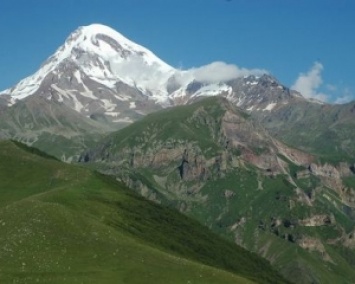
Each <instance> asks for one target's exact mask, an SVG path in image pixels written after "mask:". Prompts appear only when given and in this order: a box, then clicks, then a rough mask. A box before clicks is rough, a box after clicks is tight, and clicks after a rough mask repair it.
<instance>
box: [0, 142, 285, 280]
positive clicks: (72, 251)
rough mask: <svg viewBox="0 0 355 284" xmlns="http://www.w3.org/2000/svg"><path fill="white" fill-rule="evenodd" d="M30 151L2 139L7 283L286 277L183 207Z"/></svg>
mask: <svg viewBox="0 0 355 284" xmlns="http://www.w3.org/2000/svg"><path fill="white" fill-rule="evenodd" d="M30 152H31V151H30ZM30 152H29V151H28V149H23V148H22V147H18V146H17V145H16V144H14V143H13V142H9V141H6V142H0V161H1V162H0V194H1V195H2V199H1V203H0V219H1V220H0V226H1V231H0V250H1V253H0V282H1V283H8V282H11V283H82V282H84V283H189V282H190V283H254V282H258V283H286V281H284V280H283V279H282V278H281V277H280V276H279V275H278V274H277V273H276V272H275V271H274V270H272V269H271V266H270V265H269V264H268V263H267V262H266V261H265V260H262V259H260V258H259V257H257V256H256V255H253V254H250V253H249V252H247V251H246V250H244V249H241V248H239V247H237V246H235V245H234V244H232V243H230V242H228V241H225V240H223V239H221V238H220V237H218V236H217V235H215V234H213V233H211V232H210V231H209V230H208V229H206V228H205V227H203V226H201V225H200V224H199V223H198V222H196V221H193V220H191V219H189V218H187V217H185V216H183V215H181V214H179V213H178V212H176V211H175V210H172V209H169V208H166V207H163V206H160V205H157V204H155V203H152V202H149V201H147V200H145V199H143V198H142V197H139V196H137V195H136V194H134V193H133V192H132V191H130V190H128V189H127V188H125V187H124V186H123V185H121V184H119V183H117V182H116V181H115V180H113V179H111V178H109V177H105V176H102V175H100V174H97V173H94V172H92V171H90V170H88V169H85V168H81V167H78V166H73V165H68V164H64V163H61V162H59V161H56V160H53V159H47V158H44V157H40V156H38V155H35V154H33V153H30Z"/></svg>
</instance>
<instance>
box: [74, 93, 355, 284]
mask: <svg viewBox="0 0 355 284" xmlns="http://www.w3.org/2000/svg"><path fill="white" fill-rule="evenodd" d="M285 155H286V156H287V157H286V156H285ZM317 160H318V159H317V157H313V156H311V155H309V154H307V153H304V152H301V151H299V150H297V149H292V148H289V147H287V146H286V145H283V144H282V143H279V142H277V141H276V140H275V139H274V138H273V137H270V135H268V134H267V133H266V131H265V130H264V129H263V128H262V127H260V125H258V124H257V123H255V122H254V121H253V119H252V118H251V117H249V116H248V115H246V114H244V113H243V112H241V111H240V110H239V109H237V108H235V107H234V106H232V105H231V104H230V103H228V102H227V101H226V100H224V99H221V98H217V97H213V98H208V99H204V100H202V101H199V102H197V103H195V104H191V105H187V106H180V107H176V108H173V109H168V110H164V111H160V112H157V113H154V114H151V115H148V116H147V117H145V118H144V119H142V120H141V121H138V122H136V123H133V124H132V125H130V126H128V127H126V128H124V129H122V130H120V131H118V132H116V133H114V134H112V135H110V136H109V137H107V138H106V139H104V140H103V141H102V142H101V143H100V144H98V145H97V146H96V147H95V148H93V149H90V150H88V151H87V152H85V153H84V154H83V155H82V157H81V161H83V162H86V163H87V165H88V166H90V167H96V168H97V169H99V170H100V171H101V172H104V173H106V174H110V175H114V176H116V177H118V178H119V179H121V180H122V181H123V182H125V183H126V184H127V185H128V186H129V187H131V188H134V189H135V190H136V191H137V192H139V193H140V194H142V195H143V196H146V197H147V198H149V199H152V200H155V201H158V202H162V203H163V204H167V205H169V206H171V207H175V208H177V209H179V210H180V211H181V212H183V213H185V214H186V215H188V216H190V217H193V218H194V219H196V220H198V221H199V222H200V223H202V224H203V225H206V226H207V227H209V228H211V229H212V230H213V231H214V232H216V233H218V234H220V235H221V236H223V237H224V238H226V239H229V240H230V241H233V242H236V243H238V244H240V245H242V246H243V247H245V248H246V249H248V250H250V251H253V252H255V253H258V254H260V255H261V256H263V257H265V258H267V259H268V260H269V261H270V262H271V263H272V264H273V265H274V266H275V267H276V268H277V269H278V270H279V271H280V272H281V273H283V275H284V276H285V277H286V278H287V279H290V280H291V281H293V282H295V283H329V284H331V283H352V279H355V272H354V268H355V266H354V259H355V251H354V249H353V247H352V242H351V239H352V232H353V230H354V225H355V218H354V216H355V214H354V213H355V210H354V207H353V203H352V200H353V195H352V193H353V192H354V191H353V189H351V188H348V189H347V190H342V187H341V186H340V185H341V184H342V183H341V182H342V181H341V180H340V179H338V180H335V183H334V184H335V185H338V188H340V189H338V188H332V187H331V185H332V183H331V182H329V177H328V176H330V174H328V176H327V177H324V176H318V175H317V174H316V173H315V172H312V171H311V170H310V166H309V164H311V163H315V162H317ZM300 161H301V162H300ZM302 161H303V162H302ZM302 163H303V164H302ZM319 167H322V165H319ZM344 167H345V168H346V166H344ZM335 170H336V169H335ZM344 171H345V169H344ZM348 175H349V177H348V178H346V179H345V182H347V184H352V182H351V181H352V180H353V179H354V174H353V173H352V172H351V171H350V170H349V169H348ZM332 182H333V180H332Z"/></svg>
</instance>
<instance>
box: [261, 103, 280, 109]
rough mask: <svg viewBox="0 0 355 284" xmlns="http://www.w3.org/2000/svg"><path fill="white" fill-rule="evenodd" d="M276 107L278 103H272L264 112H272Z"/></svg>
mask: <svg viewBox="0 0 355 284" xmlns="http://www.w3.org/2000/svg"><path fill="white" fill-rule="evenodd" d="M276 105H277V103H270V104H268V105H267V106H266V107H265V108H264V109H263V111H265V110H268V111H271V110H272V109H273V108H274V107H275V106H276Z"/></svg>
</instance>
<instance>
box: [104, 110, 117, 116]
mask: <svg viewBox="0 0 355 284" xmlns="http://www.w3.org/2000/svg"><path fill="white" fill-rule="evenodd" d="M105 114H106V115H109V116H113V117H117V116H119V115H120V113H119V112H115V111H106V112H105Z"/></svg>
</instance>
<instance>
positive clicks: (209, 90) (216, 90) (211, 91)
mask: <svg viewBox="0 0 355 284" xmlns="http://www.w3.org/2000/svg"><path fill="white" fill-rule="evenodd" d="M221 93H227V95H229V94H231V93H232V87H230V86H228V85H226V84H221V83H220V84H210V85H206V86H203V87H202V88H200V89H199V90H198V91H197V92H196V93H195V94H193V95H192V97H200V96H216V95H219V94H221Z"/></svg>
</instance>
